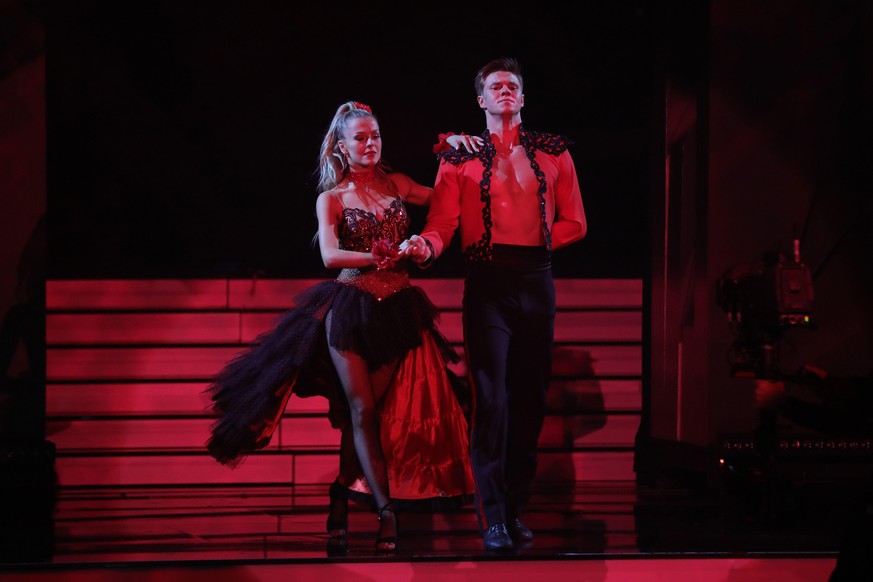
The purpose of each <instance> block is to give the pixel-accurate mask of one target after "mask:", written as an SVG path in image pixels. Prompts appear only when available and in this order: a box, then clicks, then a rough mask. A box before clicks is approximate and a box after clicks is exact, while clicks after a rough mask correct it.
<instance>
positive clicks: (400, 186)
mask: <svg viewBox="0 0 873 582" xmlns="http://www.w3.org/2000/svg"><path fill="white" fill-rule="evenodd" d="M388 179H390V180H391V181H392V182H393V183H394V186H395V187H396V188H397V193H398V194H400V197H401V198H403V201H404V202H409V203H410V204H417V205H419V206H426V205H427V204H428V203H429V202H430V195H431V194H432V193H433V188H431V187H429V186H422V185H421V184H419V183H418V182H416V181H415V180H413V179H412V178H410V177H409V176H407V175H406V174H400V173H394V174H389V175H388Z"/></svg>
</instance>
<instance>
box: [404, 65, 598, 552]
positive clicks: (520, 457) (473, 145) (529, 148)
mask: <svg viewBox="0 0 873 582" xmlns="http://www.w3.org/2000/svg"><path fill="white" fill-rule="evenodd" d="M475 88H476V95H477V101H478V103H479V107H480V108H481V109H482V110H483V111H484V113H485V123H486V127H487V129H486V130H485V131H484V132H483V133H482V135H481V137H479V138H469V139H468V140H467V144H468V151H463V150H452V149H450V148H448V147H446V148H445V151H442V152H440V158H441V163H440V167H439V171H438V174H437V178H436V183H435V185H434V192H433V196H432V198H431V204H430V211H429V212H428V217H427V221H426V225H425V227H424V230H423V232H422V234H421V236H420V237H418V236H413V237H412V238H411V239H410V241H409V243H408V245H407V247H405V250H404V254H406V255H407V256H409V257H410V258H411V259H412V260H414V261H417V262H419V263H421V265H422V266H427V265H428V264H429V263H430V262H431V261H433V260H434V259H435V258H436V257H438V256H439V255H440V254H441V253H442V252H443V251H444V250H445V248H446V247H448V245H449V243H450V241H451V239H452V236H453V235H454V233H455V230H456V229H458V227H459V226H460V231H461V243H462V248H463V249H464V257H465V259H466V263H467V266H468V269H467V274H466V278H465V283H464V303H463V309H464V318H463V319H464V343H465V350H466V355H467V361H468V367H469V372H470V378H471V381H472V383H473V387H474V394H475V408H474V412H473V423H472V424H473V426H472V435H471V443H470V446H471V453H472V455H471V456H472V462H473V472H474V476H475V479H476V510H477V513H478V517H479V524H480V526H481V529H482V531H483V541H484V545H485V548H486V549H488V550H508V549H512V548H513V547H514V544H521V543H526V542H529V541H530V540H532V539H533V533H532V532H531V531H530V529H528V528H527V527H526V526H525V525H524V524H523V523H522V521H521V519H520V515H521V513H522V511H523V509H524V504H525V503H526V501H527V499H528V498H529V496H530V487H531V483H532V481H533V478H534V475H535V472H536V452H537V439H538V438H539V433H540V430H541V428H542V424H543V418H544V415H545V394H546V388H547V386H548V382H549V377H550V374H551V363H552V343H553V338H554V318H555V287H554V281H553V279H552V270H551V253H552V251H553V250H555V249H558V248H561V247H563V246H566V245H568V244H570V243H572V242H575V241H578V240H580V239H581V238H583V237H584V236H585V234H586V231H587V223H586V219H585V210H584V208H583V205H582V197H581V195H580V191H579V182H578V179H577V177H576V169H575V166H574V164H573V160H572V158H571V157H570V154H569V152H568V151H567V145H568V141H567V140H566V139H565V138H563V137H561V136H556V135H549V134H545V133H537V132H533V131H528V130H527V129H525V128H524V127H523V126H522V122H521V109H522V107H524V94H523V92H522V88H523V81H522V75H521V71H520V68H519V65H518V62H517V61H515V60H514V59H497V60H494V61H491V62H489V63H487V64H486V65H485V66H484V67H482V69H480V71H479V72H478V74H477V75H476V78H475ZM441 137H442V138H444V136H441ZM438 148H439V146H438Z"/></svg>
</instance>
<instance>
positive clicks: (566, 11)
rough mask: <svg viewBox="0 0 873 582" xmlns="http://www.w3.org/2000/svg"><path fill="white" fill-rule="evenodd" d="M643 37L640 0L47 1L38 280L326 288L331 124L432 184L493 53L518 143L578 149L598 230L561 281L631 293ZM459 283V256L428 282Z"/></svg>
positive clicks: (645, 151)
mask: <svg viewBox="0 0 873 582" xmlns="http://www.w3.org/2000/svg"><path fill="white" fill-rule="evenodd" d="M653 22H654V10H653V9H652V8H650V7H649V5H648V3H646V2H642V1H630V0H618V1H610V2H597V3H578V4H576V3H573V4H571V3H566V4H559V3H537V2H512V1H510V2H502V3H500V4H499V7H498V5H497V4H496V3H493V2H481V1H478V0H474V1H470V2H455V3H452V2H427V3H417V2H415V3H412V2H396V3H394V2H390V3H389V2H373V3H367V2H356V3H350V2H305V3H304V2H280V1H271V2H254V3H252V2H214V1H208V2H207V1H194V0H186V1H182V2H178V1H173V2H169V1H167V2H149V3H142V4H136V5H129V4H128V3H122V2H115V1H111V2H110V1H107V2H101V1H79V2H54V3H51V10H49V11H48V21H47V33H48V34H47V53H48V55H49V57H48V59H47V64H46V73H47V103H48V105H47V115H48V118H47V119H48V121H47V124H48V148H47V151H48V207H49V229H48V233H49V234H48V236H49V249H50V254H49V277H50V278H107V277H110V278H111V277H135V278H149V277H213V276H214V277H225V276H253V275H258V276H265V277H309V276H323V275H326V274H328V273H327V272H326V271H325V269H324V268H323V266H322V264H321V261H320V257H319V256H318V253H317V250H316V249H314V248H313V247H312V246H311V239H312V236H313V234H314V233H315V231H316V227H317V224H316V219H315V212H314V205H315V198H316V189H315V187H316V176H315V174H314V172H315V170H316V167H317V155H318V149H319V146H320V144H321V139H322V137H323V134H324V131H325V130H326V129H327V126H328V124H329V122H330V120H331V117H332V116H333V113H334V111H335V110H336V108H337V106H338V105H339V104H340V103H342V102H344V101H347V100H351V99H354V100H358V101H363V102H365V103H368V104H369V105H371V106H372V107H373V110H374V112H375V114H376V115H377V117H378V118H379V121H380V124H381V128H382V133H383V137H384V151H383V155H384V158H385V160H386V161H387V162H388V163H389V164H390V165H391V166H392V167H393V168H394V169H395V170H397V171H401V172H404V173H406V174H409V175H410V176H412V177H413V178H414V179H415V180H417V181H418V182H420V183H423V184H427V185H431V184H432V183H433V178H434V176H435V174H436V168H437V163H436V160H435V158H434V156H433V154H432V153H431V146H432V144H433V143H434V142H435V141H436V136H437V134H438V133H440V132H443V131H455V132H459V131H465V132H467V133H478V132H480V131H481V130H482V129H483V128H484V119H483V114H482V112H481V110H480V109H479V108H478V106H477V104H476V102H475V94H474V91H473V83H472V80H473V77H474V75H475V73H476V71H477V70H478V68H479V67H480V66H481V65H482V64H484V63H485V62H487V61H488V60H490V59H492V58H495V57H501V56H514V57H516V58H518V59H519V60H520V62H521V64H522V67H523V73H524V81H525V87H524V89H525V94H526V105H525V108H524V110H523V112H522V117H523V120H524V122H525V124H526V125H527V126H528V127H529V128H531V129H536V130H540V131H549V132H554V133H561V134H564V135H567V136H568V137H569V138H570V139H572V140H573V141H574V145H573V146H572V148H571V153H572V154H573V156H574V159H575V162H576V166H577V171H578V173H579V176H580V183H581V186H582V192H583V200H584V203H585V206H586V210H587V213H588V219H589V223H590V231H589V235H588V237H587V239H585V241H583V242H582V243H579V244H576V245H573V246H572V247H568V248H567V249H564V250H561V251H560V252H558V253H556V257H555V261H556V264H555V271H556V274H557V275H558V276H572V277H634V278H637V277H641V276H642V274H643V270H644V263H645V261H646V260H648V255H647V250H646V249H645V246H646V242H645V241H647V240H648V239H647V236H646V232H647V228H648V227H647V224H648V218H647V216H646V211H645V207H646V200H647V197H648V195H649V192H648V188H649V174H648V172H649V169H650V166H651V161H650V159H651V156H652V153H651V151H649V147H648V144H649V143H651V136H652V135H653V132H654V133H655V134H657V132H658V131H661V132H663V129H660V130H658V129H656V128H653V127H652V124H651V113H652V110H653V100H654V98H655V93H654V91H653V76H654V54H655V51H654V47H653V35H652V30H651V26H652V24H653ZM412 213H413V220H414V223H413V227H414V230H418V229H420V228H421V226H422V224H423V219H424V216H425V214H424V211H423V210H415V209H414V210H413V211H412ZM457 247H458V243H457V240H456V241H455V248H456V249H457ZM460 274H462V264H461V261H460V257H459V253H458V252H451V253H448V254H447V255H445V257H444V258H443V259H442V260H441V261H439V262H438V263H437V264H436V265H435V266H434V268H433V269H431V270H429V271H426V272H423V273H422V274H421V275H422V276H435V277H440V276H458V275H460Z"/></svg>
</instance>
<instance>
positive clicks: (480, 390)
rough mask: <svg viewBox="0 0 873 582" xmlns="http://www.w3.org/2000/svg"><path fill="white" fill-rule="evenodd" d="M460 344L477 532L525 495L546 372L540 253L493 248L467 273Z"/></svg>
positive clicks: (544, 267) (549, 312)
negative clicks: (468, 397)
mask: <svg viewBox="0 0 873 582" xmlns="http://www.w3.org/2000/svg"><path fill="white" fill-rule="evenodd" d="M463 309H464V343H465V350H466V354H467V361H468V366H469V372H470V376H471V380H472V383H473V387H474V390H475V392H474V393H475V404H474V411H473V427H472V435H471V439H470V448H471V460H472V464H473V474H474V477H475V479H476V509H477V513H478V516H479V524H480V526H481V527H482V529H483V530H484V529H487V528H488V527H490V526H491V525H494V524H495V523H500V522H506V521H508V520H510V519H512V518H514V517H516V516H517V515H518V514H519V513H520V512H521V511H522V510H523V509H524V505H525V503H526V502H527V500H528V498H529V497H530V488H531V483H532V481H533V479H534V476H535V473H536V466H537V463H536V456H537V455H536V454H537V439H538V438H539V434H540V431H541V429H542V426H543V418H544V416H545V401H546V389H547V388H548V384H549V378H550V375H551V368H552V343H553V340H554V330H555V284H554V280H553V279H552V268H551V255H550V253H549V251H548V250H547V249H546V248H545V247H525V246H515V245H493V260H492V261H491V262H489V263H481V264H476V265H473V266H471V267H470V268H469V270H468V272H467V276H466V280H465V286H464V304H463Z"/></svg>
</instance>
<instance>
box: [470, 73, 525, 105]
mask: <svg viewBox="0 0 873 582" xmlns="http://www.w3.org/2000/svg"><path fill="white" fill-rule="evenodd" d="M478 101H479V107H481V108H482V109H484V110H485V111H487V112H488V113H491V114H493V115H515V114H517V113H519V112H520V111H521V108H522V107H524V95H523V94H522V92H521V83H520V82H519V80H518V77H517V76H516V75H515V73H510V72H508V71H496V72H494V73H491V74H490V75H488V76H487V77H485V87H484V88H483V89H482V94H481V95H479V97H478Z"/></svg>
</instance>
